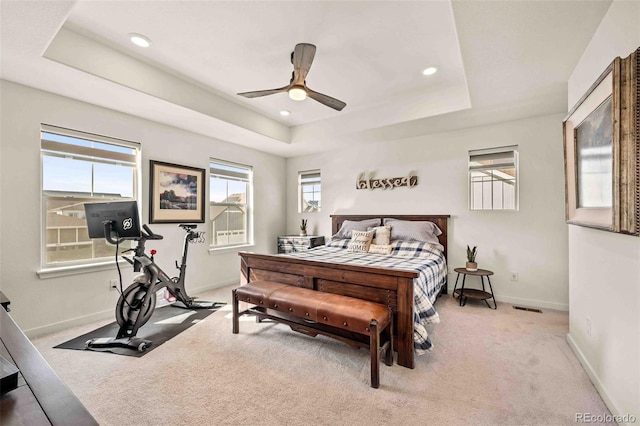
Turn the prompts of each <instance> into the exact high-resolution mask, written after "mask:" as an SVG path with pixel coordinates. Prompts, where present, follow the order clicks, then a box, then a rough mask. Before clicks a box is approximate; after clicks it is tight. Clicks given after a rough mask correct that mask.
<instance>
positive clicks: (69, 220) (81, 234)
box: [40, 124, 140, 267]
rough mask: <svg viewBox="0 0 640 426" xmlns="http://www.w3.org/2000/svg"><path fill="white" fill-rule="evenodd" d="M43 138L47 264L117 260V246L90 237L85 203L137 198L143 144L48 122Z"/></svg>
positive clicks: (44, 246)
mask: <svg viewBox="0 0 640 426" xmlns="http://www.w3.org/2000/svg"><path fill="white" fill-rule="evenodd" d="M40 138H41V140H40V147H41V154H42V198H43V203H42V206H43V210H44V212H43V214H44V220H43V222H44V232H43V240H44V242H43V256H42V259H43V262H42V263H43V266H45V267H55V266H64V265H71V264H89V263H92V261H93V260H94V259H100V258H109V257H113V256H114V255H115V247H114V246H112V245H111V244H109V243H108V242H107V241H106V240H104V239H93V240H92V239H90V238H89V235H88V231H87V223H86V219H85V213H84V204H85V203H91V202H108V201H124V200H136V199H137V195H138V193H139V188H138V185H139V178H138V171H139V153H140V150H139V144H136V143H133V142H126V141H122V140H118V139H112V138H108V137H104V136H98V135H93V134H89V133H83V132H78V131H75V130H69V129H63V128H59V127H54V126H49V125H44V124H43V125H42V127H41V136H40ZM121 248H122V249H123V250H125V249H127V248H129V247H128V246H127V247H124V245H123V246H121ZM103 260H104V259H103Z"/></svg>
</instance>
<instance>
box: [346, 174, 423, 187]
mask: <svg viewBox="0 0 640 426" xmlns="http://www.w3.org/2000/svg"><path fill="white" fill-rule="evenodd" d="M365 175H366V172H364V173H360V175H359V176H358V179H357V180H356V189H377V188H382V189H387V188H390V189H393V188H397V187H400V186H406V187H408V188H412V187H414V186H416V185H417V184H418V176H415V175H414V174H413V172H409V175H407V176H404V177H396V178H383V179H374V178H373V172H371V173H369V178H368V179H367V178H366V177H365Z"/></svg>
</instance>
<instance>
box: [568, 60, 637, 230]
mask: <svg viewBox="0 0 640 426" xmlns="http://www.w3.org/2000/svg"><path fill="white" fill-rule="evenodd" d="M639 52H640V49H638V50H636V51H635V52H634V53H633V54H631V55H630V56H628V57H627V58H624V59H621V58H616V59H615V60H614V61H613V62H612V63H611V64H610V65H609V66H608V67H607V69H606V70H605V71H604V72H603V73H602V75H601V76H600V77H599V78H598V79H597V80H596V82H595V83H594V84H593V85H592V86H591V88H590V89H589V90H588V91H587V93H586V94H585V95H584V96H583V97H582V98H581V99H580V100H579V101H578V103H577V104H576V105H575V106H574V107H573V108H572V109H571V111H570V112H569V114H568V115H567V117H566V118H565V120H564V121H563V136H564V155H565V187H566V191H565V197H566V216H567V222H568V223H570V224H574V225H581V226H588V227H593V228H598V229H603V230H607V231H612V232H620V233H625V234H632V235H638V233H639V230H640V227H639V222H640V186H639V183H640V182H639V180H640V179H639V178H638V170H640V166H639V164H638V162H639V160H640V153H639V146H640V143H639V137H640V122H639V121H640V120H639V118H638V111H640V106H639V105H638V101H639V95H638V93H639V91H640V79H639V74H640V72H639V70H640V53H639Z"/></svg>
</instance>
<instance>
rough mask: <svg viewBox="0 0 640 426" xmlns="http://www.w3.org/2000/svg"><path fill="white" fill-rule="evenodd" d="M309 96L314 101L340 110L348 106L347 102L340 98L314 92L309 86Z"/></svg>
mask: <svg viewBox="0 0 640 426" xmlns="http://www.w3.org/2000/svg"><path fill="white" fill-rule="evenodd" d="M307 96H309V97H310V98H311V99H313V100H314V101H318V102H320V103H321V104H324V105H326V106H328V107H329V108H333V109H335V110H338V111H342V108H344V107H346V106H347V104H346V103H344V102H342V101H340V100H338V99H335V98H332V97H331V96H327V95H323V94H322V93H318V92H314V91H313V90H311V89H309V88H308V87H307Z"/></svg>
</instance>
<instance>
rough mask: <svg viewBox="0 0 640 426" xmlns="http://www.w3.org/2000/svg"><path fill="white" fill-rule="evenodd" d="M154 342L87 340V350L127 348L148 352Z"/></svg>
mask: <svg viewBox="0 0 640 426" xmlns="http://www.w3.org/2000/svg"><path fill="white" fill-rule="evenodd" d="M152 344H153V342H152V341H151V340H146V339H141V338H139V337H120V338H118V337H98V338H96V339H91V340H87V341H86V342H85V344H84V347H85V349H106V348H126V349H132V350H136V351H138V352H144V351H146V350H147V349H148V348H149V347H150V346H151V345H152Z"/></svg>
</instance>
